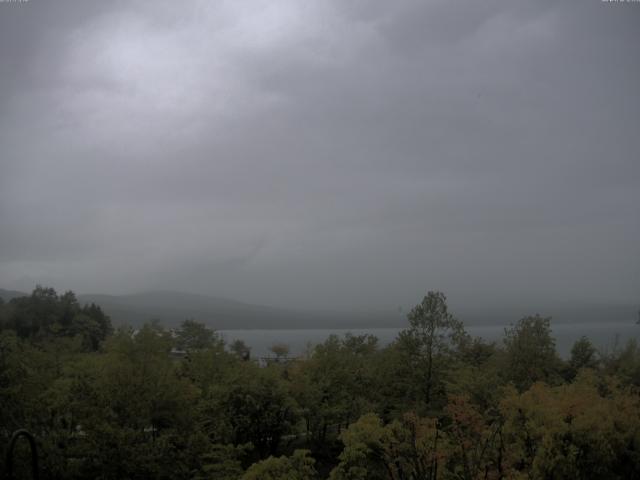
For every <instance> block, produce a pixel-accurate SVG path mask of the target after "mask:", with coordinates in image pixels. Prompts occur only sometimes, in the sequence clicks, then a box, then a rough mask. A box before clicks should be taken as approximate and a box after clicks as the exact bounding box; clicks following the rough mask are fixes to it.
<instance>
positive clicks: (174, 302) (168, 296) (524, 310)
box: [0, 289, 638, 330]
mask: <svg viewBox="0 0 640 480" xmlns="http://www.w3.org/2000/svg"><path fill="white" fill-rule="evenodd" d="M27 295H29V294H28V293H24V292H19V291H15V290H3V289H0V298H2V299H3V300H5V301H9V300H10V299H11V298H14V297H20V296H27ZM78 300H79V302H80V303H82V304H90V303H95V304H97V305H100V306H101V307H102V309H103V310H104V311H105V312H106V313H107V314H108V315H109V316H110V317H111V320H112V322H113V324H114V325H116V326H117V325H122V324H127V325H133V326H140V325H142V324H143V323H144V322H147V321H149V320H153V319H157V320H160V321H161V322H162V323H163V324H164V325H167V326H175V325H178V324H179V323H180V322H181V321H183V320H185V319H187V318H192V319H195V320H197V321H200V322H203V323H205V324H207V325H208V326H209V327H211V328H214V329H217V330H223V329H243V328H246V329H278V328H328V329H331V328H375V327H402V326H403V325H404V324H405V322H406V318H405V313H406V312H400V311H398V310H396V311H389V312H378V313H375V312H374V313H366V314H365V313H352V312H335V311H330V310H328V311H326V312H319V311H311V310H310V311H304V310H293V309H286V308H276V307H270V306H266V305H256V304H250V303H244V302H240V301H237V300H231V299H227V298H221V297H214V296H206V295H195V294H190V293H182V292H175V291H149V292H143V293H135V294H129V295H104V294H92V295H78ZM455 312H456V315H457V316H458V317H460V318H463V319H464V320H465V322H466V323H467V325H508V324H510V323H512V322H514V321H516V320H517V319H519V318H522V317H523V316H525V315H527V314H529V313H531V312H536V313H540V314H541V315H544V316H550V317H552V318H553V322H554V323H601V322H602V323H616V322H619V323H627V322H633V321H635V319H637V315H638V306H637V305H631V304H604V303H599V304H592V305H589V304H575V305H563V306H558V305H555V306H554V305H547V306H544V305H542V306H541V305H537V306H531V307H528V306H524V307H514V306H511V307H509V306H499V305H497V306H492V307H479V306H474V307H473V308H467V309H465V308H461V309H456V311H455Z"/></svg>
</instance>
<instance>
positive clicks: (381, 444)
mask: <svg viewBox="0 0 640 480" xmlns="http://www.w3.org/2000/svg"><path fill="white" fill-rule="evenodd" d="M176 349H178V351H176ZM180 350H184V351H180ZM276 352H277V353H278V354H279V355H280V356H281V357H282V356H287V357H288V356H289V353H288V352H286V351H285V349H284V348H283V349H276ZM638 386H640V347H638V343H637V342H636V341H631V342H629V343H628V344H627V345H626V346H624V347H623V348H616V349H614V350H613V351H612V352H609V353H606V354H601V353H600V352H598V351H597V350H596V349H595V348H594V347H593V345H592V344H591V343H590V342H589V341H588V340H587V339H585V338H582V339H580V340H578V341H577V342H576V343H575V345H574V346H573V348H572V350H571V355H570V357H569V358H568V360H567V361H566V362H564V361H562V360H561V359H560V358H559V357H558V355H557V353H556V351H555V344H554V340H553V337H552V335H551V327H550V321H549V319H547V318H542V317H539V316H534V317H526V318H524V319H522V320H520V321H519V322H518V323H517V324H516V325H514V326H513V327H511V328H509V329H507V331H506V332H505V339H504V345H496V344H490V343H485V342H483V341H482V340H480V339H474V338H471V337H469V336H468V335H467V334H466V333H465V331H464V328H463V326H462V323H461V322H459V321H458V320H456V319H455V318H454V317H453V316H452V314H450V313H449V311H448V307H447V304H446V298H445V296H444V295H443V294H441V293H439V292H429V293H428V294H427V295H426V296H425V297H424V299H423V301H422V302H421V303H420V304H418V305H417V306H416V307H415V308H414V309H413V310H412V311H411V313H410V314H409V326H408V328H407V329H406V330H405V331H403V332H402V333H401V334H400V335H399V336H398V338H397V339H396V341H395V342H393V343H392V344H391V345H389V346H386V347H384V348H380V347H379V345H378V343H377V339H376V338H375V337H373V336H371V335H359V336H358V335H352V334H347V335H344V336H342V337H338V336H330V337H329V338H328V339H327V340H326V341H325V342H323V343H322V344H320V345H317V346H316V347H315V348H314V349H313V350H311V349H310V352H309V354H308V355H307V356H305V357H304V358H297V359H291V358H287V359H286V362H285V361H282V362H272V363H270V364H268V365H260V364H259V363H257V362H254V361H251V360H250V358H249V348H248V347H247V346H246V345H245V344H244V343H242V342H236V343H234V344H232V345H230V346H228V347H227V346H226V345H225V344H224V342H223V341H222V339H221V337H219V336H218V334H217V333H216V332H215V331H213V330H211V329H209V328H208V327H207V326H206V325H205V324H203V323H199V322H197V321H195V320H186V321H185V322H183V323H182V324H181V326H180V327H179V328H178V329H177V330H176V331H175V332H174V331H170V330H166V329H165V328H163V327H162V326H161V325H160V324H159V323H157V322H156V323H153V322H152V323H148V324H145V325H144V326H143V327H142V328H140V329H139V330H133V329H131V328H128V327H120V328H118V329H117V330H115V331H113V329H112V328H111V325H110V322H109V319H108V317H107V316H106V315H105V314H104V312H102V310H101V309H100V307H98V306H95V305H88V306H81V305H79V304H78V302H77V299H76V297H75V295H74V294H73V293H72V292H67V293H65V294H63V295H58V294H57V293H56V292H55V291H54V290H52V289H48V288H42V287H37V288H36V289H35V290H34V292H33V293H32V294H31V295H30V296H27V297H22V298H15V299H13V300H11V301H9V302H6V303H2V304H0V450H4V448H5V447H6V444H7V441H8V439H9V436H10V434H11V432H12V431H14V430H16V429H18V428H27V429H28V430H30V431H31V432H33V433H34V434H36V436H37V439H38V448H39V452H40V453H39V455H40V463H41V477H42V478H45V479H60V478H64V479H84V478H96V479H103V480H110V479H114V480H115V479H147V478H154V479H156V478H157V479H174V478H180V479H182V478H184V479H193V480H196V479H197V480H205V479H220V480H239V479H246V480H249V479H261V480H263V479H264V480H268V479H292V480H299V479H300V480H303V479H304V480H311V479H316V478H331V479H332V480H359V479H372V480H376V479H385V480H386V479H389V480H400V479H402V480H418V479H420V480H424V479H429V480H437V479H441V480H453V479H457V480H460V479H464V480H479V479H486V480H490V479H507V478H509V479H516V480H517V479H519V478H522V479H524V478H527V479H531V478H548V479H565V478H572V479H574V478H575V479H591V478H598V479H627V478H640V469H639V467H638V465H640V395H639V392H638V390H637V388H638ZM23 447H24V445H21V446H19V448H18V450H17V453H16V455H17V460H18V464H19V465H18V466H17V467H18V468H23V467H24V464H25V461H26V458H27V457H26V455H27V454H28V452H27V451H26V450H25V449H24V448H23ZM301 447H306V448H307V449H308V450H301V449H300V448H301ZM0 453H2V452H0ZM0 458H1V459H0V462H2V461H4V460H2V459H3V458H4V457H3V456H2V457H0ZM21 465H22V467H21ZM2 468H3V465H2V464H1V463H0V471H2ZM23 473H24V472H23V471H22V470H19V471H18V474H19V475H22V474H23ZM25 475H26V473H25ZM23 476H24V475H23Z"/></svg>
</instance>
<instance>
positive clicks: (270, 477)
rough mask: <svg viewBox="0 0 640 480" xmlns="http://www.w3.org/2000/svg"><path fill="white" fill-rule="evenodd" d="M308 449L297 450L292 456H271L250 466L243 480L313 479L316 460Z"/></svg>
mask: <svg viewBox="0 0 640 480" xmlns="http://www.w3.org/2000/svg"><path fill="white" fill-rule="evenodd" d="M309 454H310V452H309V451H308V450H296V451H294V452H293V455H291V456H290V457H285V456H282V457H269V458H267V459H265V460H262V461H260V462H258V463H255V464H253V465H251V467H249V469H248V470H247V471H246V473H245V474H244V475H243V476H242V478H241V480H313V479H314V478H315V475H316V469H315V468H314V464H315V460H314V459H313V458H312V457H311V456H310V455H309Z"/></svg>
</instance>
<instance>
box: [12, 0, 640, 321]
mask: <svg viewBox="0 0 640 480" xmlns="http://www.w3.org/2000/svg"><path fill="white" fill-rule="evenodd" d="M639 24H640V4H634V3H613V4H611V3H606V2H600V1H598V0H589V1H567V2H547V1H540V2H524V1H522V2H521V1H493V0H490V1H486V2H471V1H469V2H451V1H443V0H436V1H430V2H388V1H374V2H371V1H353V2H343V1H335V2H326V1H318V2H299V1H295V0H291V1H282V2H267V1H264V2H237V1H234V2H205V1H202V2H199V1H193V2H160V1H153V2H151V1H150V2H132V1H127V2H125V1H115V2H86V1H75V2H72V1H58V2H44V1H42V2H39V1H36V0H30V1H29V2H26V3H0V60H1V62H0V147H1V152H2V153H1V157H0V169H1V170H0V285H3V286H5V287H6V288H30V287H31V286H32V285H33V284H34V283H35V282H40V283H47V284H53V285H54V286H56V287H57V288H61V289H62V288H73V289H75V290H77V291H80V292H90V291H100V292H106V293H109V292H113V293H119V292H126V291H132V290H142V289H147V288H164V289H168V288H170V289H179V290H186V291H193V292H199V293H209V294H215V295H218V296H231V297H235V298H239V299H242V300H246V301H253V302H263V303H268V304H273V305H282V306H285V305H291V306H296V307H329V308H356V309H379V308H394V307H395V306H396V305H405V306H407V305H410V304H412V303H415V301H416V300H417V299H418V298H419V297H420V295H421V294H422V293H423V292H424V291H425V290H426V289H433V288H437V289H442V290H445V291H446V292H448V293H449V296H450V297H451V298H452V300H453V301H454V302H456V303H458V304H465V303H466V304H474V303H482V304H485V305H490V304H495V303H499V302H506V303H510V304H527V305H532V304H537V303H545V302H571V301H587V300H589V301H605V302H613V301H624V302H632V301H637V300H638V292H640V247H639V246H640V158H639V154H640V136H639V135H638V128H639V125H640V122H639V120H640V94H639V91H638V88H639V86H640V61H639V57H638V54H637V45H638V41H639V40H640V29H638V25H639Z"/></svg>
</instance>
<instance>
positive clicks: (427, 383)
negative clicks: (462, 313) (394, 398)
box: [397, 292, 468, 406]
mask: <svg viewBox="0 0 640 480" xmlns="http://www.w3.org/2000/svg"><path fill="white" fill-rule="evenodd" d="M408 319H409V328H408V329H406V330H403V331H402V332H400V335H399V336H398V340H397V343H398V347H399V348H400V350H401V352H403V353H404V354H405V356H406V357H407V360H408V364H409V365H410V366H411V369H412V370H413V371H414V372H415V380H416V382H417V384H418V385H419V388H420V390H421V394H422V395H421V396H422V400H423V401H424V403H425V404H426V405H428V406H430V405H431V403H432V401H433V395H434V391H436V393H438V394H440V397H441V398H442V394H443V388H444V378H443V375H444V371H445V370H446V367H447V366H448V365H449V364H450V363H451V360H452V358H453V354H454V353H455V352H456V351H457V350H458V349H459V348H460V346H461V345H463V344H464V343H465V342H467V341H468V337H467V334H466V332H465V331H464V326H463V325H462V322H460V321H459V320H457V319H455V318H454V317H453V315H452V314H451V313H449V309H448V307H447V297H446V296H445V295H444V294H443V293H441V292H428V293H427V295H426V296H425V297H424V298H423V300H422V302H420V303H419V304H418V305H416V306H415V307H414V308H413V309H412V310H411V311H410V312H409V314H408Z"/></svg>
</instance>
